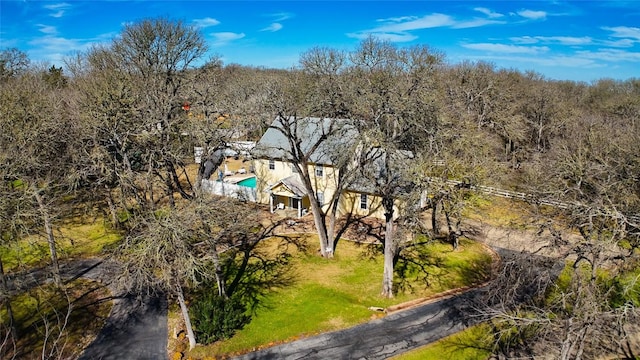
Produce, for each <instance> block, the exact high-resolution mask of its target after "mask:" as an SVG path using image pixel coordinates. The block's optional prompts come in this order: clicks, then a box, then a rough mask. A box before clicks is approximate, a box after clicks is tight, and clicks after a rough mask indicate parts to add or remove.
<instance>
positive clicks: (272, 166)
mask: <svg viewBox="0 0 640 360" xmlns="http://www.w3.org/2000/svg"><path fill="white" fill-rule="evenodd" d="M275 169H276V161H275V160H273V159H269V170H275Z"/></svg>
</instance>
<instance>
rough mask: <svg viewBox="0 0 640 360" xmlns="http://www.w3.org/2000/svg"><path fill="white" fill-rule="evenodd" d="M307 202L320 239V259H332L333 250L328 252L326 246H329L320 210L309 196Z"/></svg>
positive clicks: (313, 198)
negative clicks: (309, 204)
mask: <svg viewBox="0 0 640 360" xmlns="http://www.w3.org/2000/svg"><path fill="white" fill-rule="evenodd" d="M309 200H310V201H309V202H310V203H311V212H312V213H313V221H314V223H315V225H316V230H317V231H318V238H319V239H320V255H322V257H326V258H330V257H333V249H331V251H329V249H328V248H327V245H328V244H329V240H328V236H327V227H326V224H325V220H324V216H323V214H322V209H321V208H320V205H318V202H317V201H316V199H315V197H313V196H311V195H309Z"/></svg>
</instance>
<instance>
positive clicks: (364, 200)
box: [360, 194, 369, 210]
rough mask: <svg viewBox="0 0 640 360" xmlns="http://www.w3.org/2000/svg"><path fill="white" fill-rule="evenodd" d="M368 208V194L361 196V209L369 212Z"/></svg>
mask: <svg viewBox="0 0 640 360" xmlns="http://www.w3.org/2000/svg"><path fill="white" fill-rule="evenodd" d="M368 208H369V206H368V204H367V194H360V209H362V210H367V209H368Z"/></svg>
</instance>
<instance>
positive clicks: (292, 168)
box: [291, 163, 298, 174]
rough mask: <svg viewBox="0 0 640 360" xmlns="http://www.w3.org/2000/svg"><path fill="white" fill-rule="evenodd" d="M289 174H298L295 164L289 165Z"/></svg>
mask: <svg viewBox="0 0 640 360" xmlns="http://www.w3.org/2000/svg"><path fill="white" fill-rule="evenodd" d="M291 173H292V174H297V173H298V168H297V167H296V164H293V163H292V164H291Z"/></svg>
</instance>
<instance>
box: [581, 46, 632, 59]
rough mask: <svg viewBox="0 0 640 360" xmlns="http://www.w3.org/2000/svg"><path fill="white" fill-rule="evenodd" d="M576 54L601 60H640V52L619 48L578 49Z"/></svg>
mask: <svg viewBox="0 0 640 360" xmlns="http://www.w3.org/2000/svg"><path fill="white" fill-rule="evenodd" d="M576 55H578V56H580V57H582V58H585V59H594V60H601V61H610V62H620V61H631V62H640V52H633V51H624V50H619V49H599V50H598V51H578V52H576Z"/></svg>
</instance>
